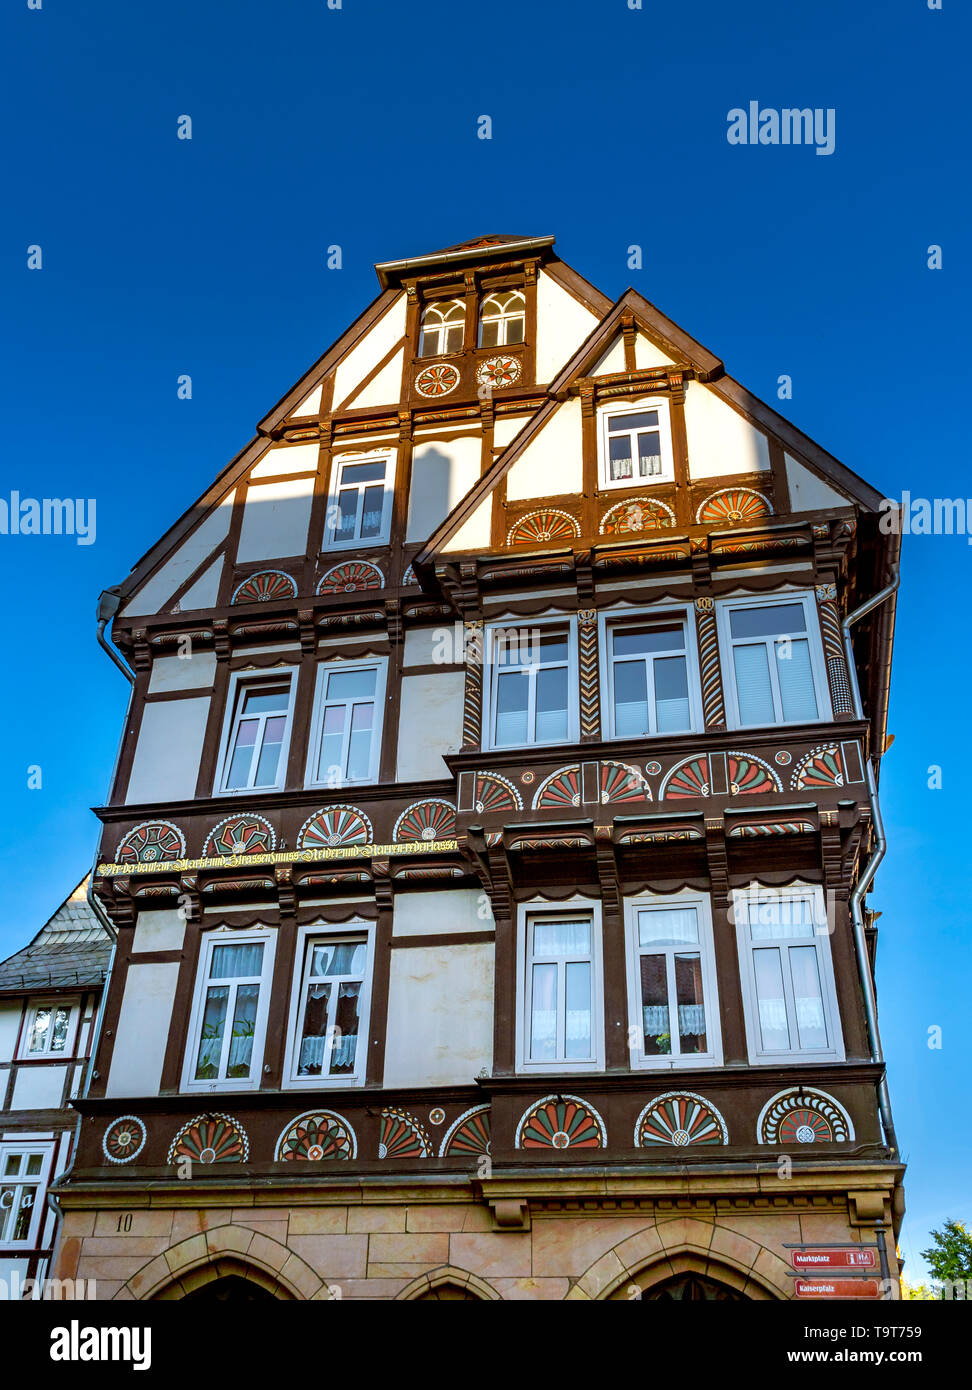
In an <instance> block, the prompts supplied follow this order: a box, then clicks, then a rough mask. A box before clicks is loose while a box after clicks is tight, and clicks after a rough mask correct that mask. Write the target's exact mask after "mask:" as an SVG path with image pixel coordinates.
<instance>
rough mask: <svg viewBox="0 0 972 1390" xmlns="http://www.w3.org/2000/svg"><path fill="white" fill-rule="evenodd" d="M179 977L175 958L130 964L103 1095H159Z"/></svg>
mask: <svg viewBox="0 0 972 1390" xmlns="http://www.w3.org/2000/svg"><path fill="white" fill-rule="evenodd" d="M178 978H179V966H178V963H177V962H174V961H173V962H171V963H166V964H158V965H131V966H129V968H128V975H127V977H126V980H125V993H124V995H123V997H122V1006H121V1013H120V1015H119V1018H118V1027H117V1029H116V1031H115V1047H114V1051H113V1052H112V1056H111V1069H110V1071H109V1073H108V1085H107V1086H106V1088H105V1094H106V1095H109V1096H154V1095H158V1092H159V1085H160V1083H161V1081H162V1062H163V1060H164V1058H165V1048H166V1044H167V1042H168V1040H169V1026H170V1024H171V1022H172V1001H173V999H174V998H175V989H176V981H177V980H178Z"/></svg>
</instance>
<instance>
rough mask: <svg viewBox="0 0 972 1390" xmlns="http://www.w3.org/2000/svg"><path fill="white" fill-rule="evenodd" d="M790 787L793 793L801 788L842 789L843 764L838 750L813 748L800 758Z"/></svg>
mask: <svg viewBox="0 0 972 1390" xmlns="http://www.w3.org/2000/svg"><path fill="white" fill-rule="evenodd" d="M791 785H792V787H793V789H794V791H799V790H801V789H802V788H803V787H842V786H843V785H844V763H843V759H842V758H841V756H840V749H839V748H838V747H837V746H836V745H834V746H832V747H830V748H815V749H814V750H813V752H812V753H808V754H807V756H806V757H805V758H802V759H801V760H800V762H799V763H798V764H797V766H796V767H795V769H794V771H793V777H792V779H791Z"/></svg>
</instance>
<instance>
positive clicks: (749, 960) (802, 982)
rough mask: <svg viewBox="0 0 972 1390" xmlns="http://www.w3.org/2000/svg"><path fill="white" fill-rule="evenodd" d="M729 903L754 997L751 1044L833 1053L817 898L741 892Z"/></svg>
mask: <svg viewBox="0 0 972 1390" xmlns="http://www.w3.org/2000/svg"><path fill="white" fill-rule="evenodd" d="M735 904H736V905H735V914H736V922H737V930H738V932H739V933H740V943H741V946H740V951H741V955H742V956H743V964H744V968H745V970H746V972H747V974H748V978H749V983H750V989H751V997H752V1008H751V1011H750V1013H751V1017H750V1018H749V1020H748V1022H749V1033H750V1039H751V1046H752V1047H753V1048H754V1049H755V1051H756V1052H757V1053H758V1054H762V1055H766V1056H779V1055H781V1054H794V1055H800V1054H806V1053H811V1054H817V1053H832V1052H833V1051H834V1050H835V1048H837V1047H839V1045H840V1037H839V1023H838V1020H837V1014H836V998H835V995H834V990H833V966H832V963H831V955H830V937H829V933H828V930H827V923H826V919H825V918H824V917H823V908H822V902H821V900H820V899H819V898H818V897H817V895H815V894H812V893H806V894H792V893H783V894H780V893H761V894H753V893H750V894H743V893H739V894H737V895H736V899H735Z"/></svg>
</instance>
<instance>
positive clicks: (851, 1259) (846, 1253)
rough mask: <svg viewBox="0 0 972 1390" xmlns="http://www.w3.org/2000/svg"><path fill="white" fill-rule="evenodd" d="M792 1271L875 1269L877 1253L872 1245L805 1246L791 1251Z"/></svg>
mask: <svg viewBox="0 0 972 1390" xmlns="http://www.w3.org/2000/svg"><path fill="white" fill-rule="evenodd" d="M790 1259H791V1261H792V1263H793V1268H794V1269H800V1270H814V1269H822V1270H828V1269H877V1267H878V1262H877V1251H876V1250H875V1249H874V1247H873V1245H846V1246H844V1247H842V1248H838V1247H836V1246H821V1245H805V1246H803V1247H800V1248H797V1249H791V1251H790Z"/></svg>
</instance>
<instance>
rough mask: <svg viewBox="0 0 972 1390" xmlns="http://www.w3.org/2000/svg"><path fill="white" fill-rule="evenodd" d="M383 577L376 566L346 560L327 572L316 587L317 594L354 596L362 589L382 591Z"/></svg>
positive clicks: (361, 561) (362, 561)
mask: <svg viewBox="0 0 972 1390" xmlns="http://www.w3.org/2000/svg"><path fill="white" fill-rule="evenodd" d="M384 587H385V576H384V575H383V574H382V572H381V570H380V569H379V568H378V566H377V565H369V564H367V563H366V562H365V561H364V560H346V561H345V562H344V564H341V565H334V566H333V567H332V568H331V569H329V570H328V572H327V574H325V576H324V578H323V579H322V580H321V582H320V584H318V586H317V592H318V593H319V594H355V593H358V592H360V591H361V590H362V589H383V588H384Z"/></svg>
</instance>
